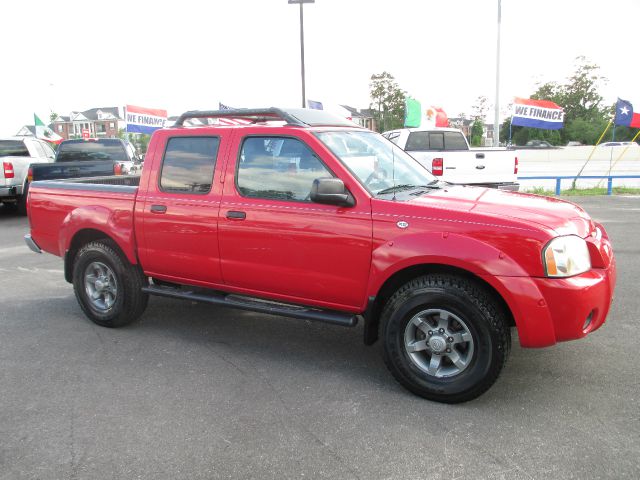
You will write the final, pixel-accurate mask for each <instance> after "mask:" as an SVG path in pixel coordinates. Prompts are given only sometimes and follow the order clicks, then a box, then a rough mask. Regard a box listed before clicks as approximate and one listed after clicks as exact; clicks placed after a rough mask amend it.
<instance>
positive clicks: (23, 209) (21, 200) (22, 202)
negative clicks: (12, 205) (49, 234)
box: [16, 182, 29, 215]
mask: <svg viewBox="0 0 640 480" xmlns="http://www.w3.org/2000/svg"><path fill="white" fill-rule="evenodd" d="M27 195H29V182H27V183H25V185H24V189H23V190H22V195H20V196H19V197H18V199H17V202H16V207H17V208H18V214H20V215H26V214H27Z"/></svg>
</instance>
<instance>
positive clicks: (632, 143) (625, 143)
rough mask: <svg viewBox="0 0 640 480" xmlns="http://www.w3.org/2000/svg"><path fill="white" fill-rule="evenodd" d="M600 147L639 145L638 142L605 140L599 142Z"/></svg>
mask: <svg viewBox="0 0 640 480" xmlns="http://www.w3.org/2000/svg"><path fill="white" fill-rule="evenodd" d="M598 146H599V147H637V146H638V144H637V143H636V142H604V143H600V144H598Z"/></svg>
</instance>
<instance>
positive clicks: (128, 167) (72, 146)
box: [32, 138, 141, 181]
mask: <svg viewBox="0 0 640 480" xmlns="http://www.w3.org/2000/svg"><path fill="white" fill-rule="evenodd" d="M140 165H141V160H140V159H139V158H138V157H137V155H136V153H135V150H134V148H133V146H132V145H131V144H130V143H128V142H125V141H124V140H121V139H119V138H89V139H86V140H65V141H63V142H61V143H60V145H59V146H58V151H57V153H56V157H55V160H54V162H53V164H51V165H34V166H33V167H32V177H33V180H34V181H36V180H55V179H63V178H82V177H96V176H108V175H113V174H118V175H128V174H129V173H131V174H134V173H138V170H139V169H140Z"/></svg>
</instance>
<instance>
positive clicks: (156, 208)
mask: <svg viewBox="0 0 640 480" xmlns="http://www.w3.org/2000/svg"><path fill="white" fill-rule="evenodd" d="M166 211H167V206H166V205H151V213H165V212H166Z"/></svg>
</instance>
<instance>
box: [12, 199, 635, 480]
mask: <svg viewBox="0 0 640 480" xmlns="http://www.w3.org/2000/svg"><path fill="white" fill-rule="evenodd" d="M572 201H575V202H576V203H579V204H581V205H582V206H584V207H585V208H586V210H587V211H588V212H589V213H590V214H591V215H592V216H593V217H594V218H595V219H596V220H598V221H600V222H602V223H603V224H604V225H605V227H606V228H607V230H608V232H609V235H610V236H611V238H612V241H613V245H614V250H615V253H616V256H617V261H618V284H617V290H616V299H615V301H614V304H613V307H612V310H611V313H610V315H609V318H608V321H607V323H606V324H605V325H604V326H603V327H602V328H601V329H600V330H598V331H597V332H595V333H593V334H591V335H590V336H588V337H587V338H586V339H583V340H579V341H574V342H567V343H563V344H559V345H556V346H554V347H550V348H546V349H540V350H529V349H522V348H520V347H519V346H518V344H517V340H516V339H514V342H513V349H512V353H511V357H510V359H509V361H508V363H507V366H506V368H505V370H504V372H503V374H502V376H501V377H500V379H499V380H498V381H497V383H496V384H495V385H494V386H493V387H492V388H491V389H490V390H489V391H488V392H487V393H486V394H485V395H483V396H482V397H480V398H478V399H477V400H474V401H472V402H469V403H465V404H461V405H453V406H452V405H443V404H438V403H433V402H429V401H427V400H423V399H421V398H419V397H416V396H414V395H412V394H410V393H409V392H407V391H406V390H404V389H403V388H402V387H401V386H400V385H398V384H397V383H396V382H395V381H394V379H393V378H392V376H391V375H390V374H389V373H388V372H387V370H386V369H385V366H384V364H383V361H382V358H381V347H380V345H379V344H376V345H375V346H373V347H366V346H364V345H363V343H362V326H361V325H360V326H358V327H356V328H355V329H345V328H342V327H335V326H330V325H324V324H318V323H311V322H306V321H301V320H295V319H286V318H280V317H272V316H268V315H261V314H254V313H248V312H241V311H237V310H228V309H223V308H216V307H211V306H207V305H200V304H195V303H193V304H191V303H185V302H180V301H175V300H169V299H163V298H157V297H152V298H151V300H150V302H149V308H148V309H147V311H146V313H145V314H144V316H143V317H142V319H141V320H140V321H139V322H137V323H135V324H133V325H131V326H128V327H125V328H122V329H115V330H114V329H106V328H100V327H98V326H96V325H94V324H92V323H91V322H90V321H89V320H87V319H86V318H85V317H84V315H83V314H82V312H81V310H80V308H79V306H78V305H77V303H76V300H75V297H74V295H73V291H72V287H71V285H69V284H67V283H66V282H65V281H64V279H63V272H62V262H61V260H60V259H59V258H57V257H54V256H51V255H47V254H44V255H37V254H34V253H32V252H31V251H29V250H28V249H27V247H26V246H25V245H24V243H23V240H22V236H23V235H24V233H26V232H27V230H28V225H27V220H26V219H25V218H23V217H18V216H16V215H15V214H13V213H11V212H9V211H8V210H6V209H5V210H3V209H2V208H0V479H2V480H5V479H6V480H9V479H11V480H13V479H133V478H145V479H146V478H150V479H165V478H166V479H209V478H212V479H217V478H234V479H235V478H238V479H251V478H255V479H271V478H273V479H284V478H287V479H288V478H313V479H315V478H331V479H408V478H420V479H452V478H456V479H546V478H562V479H571V478H575V479H592V478H593V479H596V478H597V479H599V478H612V479H613V478H615V479H622V478H630V479H631V478H633V479H637V478H639V477H640V406H639V402H640V381H639V368H638V367H639V366H640V360H639V358H640V356H639V354H638V351H639V348H638V345H639V341H640V334H639V333H638V332H639V330H638V312H640V295H639V292H640V290H639V289H638V277H639V274H640V241H638V238H640V197H592V198H587V197H581V198H572Z"/></svg>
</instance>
